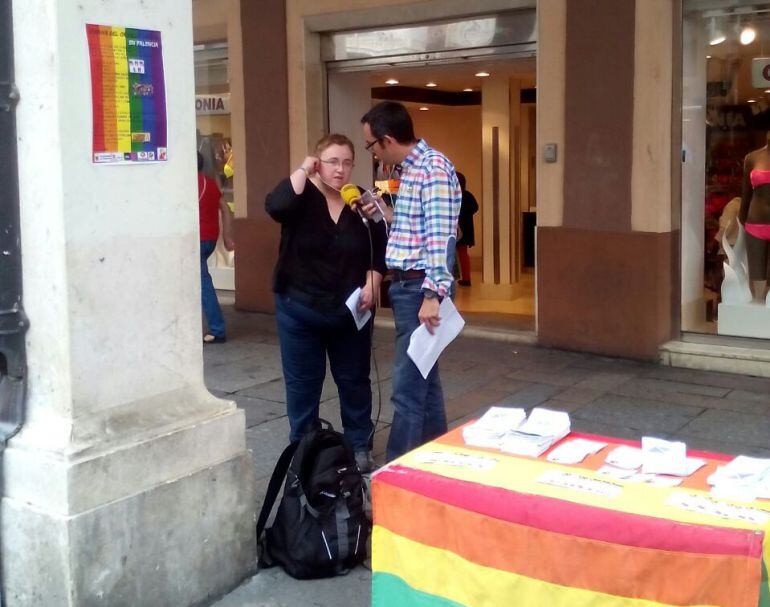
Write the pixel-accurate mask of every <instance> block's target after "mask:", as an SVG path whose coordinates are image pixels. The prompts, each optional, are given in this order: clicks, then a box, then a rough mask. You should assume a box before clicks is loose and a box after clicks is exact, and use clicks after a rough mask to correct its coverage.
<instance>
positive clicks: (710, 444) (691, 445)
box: [668, 427, 770, 457]
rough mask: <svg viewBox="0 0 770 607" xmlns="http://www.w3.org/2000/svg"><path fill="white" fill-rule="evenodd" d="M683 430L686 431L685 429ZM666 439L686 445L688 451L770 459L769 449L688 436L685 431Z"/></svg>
mask: <svg viewBox="0 0 770 607" xmlns="http://www.w3.org/2000/svg"><path fill="white" fill-rule="evenodd" d="M685 430H687V428H686V427H685ZM668 438H670V439H671V440H678V441H682V442H684V443H686V444H687V448H688V449H697V450H699V451H710V452H712V453H727V454H730V455H750V456H753V457H770V448H763V447H755V446H751V445H740V444H738V443H734V442H727V441H724V440H720V439H719V438H713V437H708V436H699V435H697V434H689V433H687V432H686V431H681V432H675V433H673V434H672V435H671V436H669V437H668Z"/></svg>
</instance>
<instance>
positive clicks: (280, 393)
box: [238, 372, 337, 403]
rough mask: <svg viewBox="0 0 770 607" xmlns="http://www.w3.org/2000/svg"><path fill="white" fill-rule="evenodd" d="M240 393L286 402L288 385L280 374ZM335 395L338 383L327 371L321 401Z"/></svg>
mask: <svg viewBox="0 0 770 607" xmlns="http://www.w3.org/2000/svg"><path fill="white" fill-rule="evenodd" d="M238 393H239V394H242V395H244V396H252V397H255V398H263V399H265V400H272V401H275V402H278V403H285V402H286V385H285V384H284V382H283V376H279V378H278V379H273V380H272V381H268V382H264V383H260V384H257V385H252V386H250V387H248V388H244V389H243V390H240V391H239V392H238ZM335 396H337V384H335V383H334V379H333V378H332V377H331V374H330V373H328V372H327V374H326V379H324V383H323V388H322V389H321V402H324V401H326V400H329V399H330V398H334V397H335Z"/></svg>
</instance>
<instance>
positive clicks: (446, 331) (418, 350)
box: [406, 297, 465, 378]
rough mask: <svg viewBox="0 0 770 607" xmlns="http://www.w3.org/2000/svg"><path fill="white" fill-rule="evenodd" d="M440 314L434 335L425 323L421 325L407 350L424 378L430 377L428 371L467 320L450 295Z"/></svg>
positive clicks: (446, 298)
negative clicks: (439, 320) (461, 314)
mask: <svg viewBox="0 0 770 607" xmlns="http://www.w3.org/2000/svg"><path fill="white" fill-rule="evenodd" d="M439 316H440V318H441V323H440V324H439V326H438V327H433V335H431V334H430V333H429V332H428V329H426V328H425V325H424V324H422V325H420V326H419V327H417V328H416V329H415V330H414V332H413V333H412V336H411V337H410V338H409V347H408V348H407V350H406V353H407V354H408V355H409V358H411V359H412V360H413V361H414V364H415V365H416V366H417V368H418V369H419V370H420V373H421V374H422V376H423V377H424V378H427V377H428V373H430V370H431V369H432V368H433V365H435V364H436V361H437V360H438V357H439V355H440V354H441V353H442V352H443V351H444V348H446V347H447V346H448V345H449V344H450V343H451V342H452V340H453V339H454V338H455V337H457V336H458V335H459V334H460V331H462V329H463V327H464V326H465V320H463V317H462V316H460V313H459V312H458V311H457V308H455V305H454V303H453V302H452V300H451V298H449V297H445V298H444V300H443V301H442V302H441V306H440V307H439Z"/></svg>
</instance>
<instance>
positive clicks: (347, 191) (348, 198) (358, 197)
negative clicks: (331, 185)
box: [340, 183, 383, 223]
mask: <svg viewBox="0 0 770 607" xmlns="http://www.w3.org/2000/svg"><path fill="white" fill-rule="evenodd" d="M340 194H341V195H342V200H344V201H345V204H346V205H348V206H349V207H352V206H353V203H354V202H356V201H358V203H359V204H358V205H356V209H357V210H358V214H359V215H360V216H361V218H362V219H364V223H368V222H367V221H366V220H367V217H366V214H365V213H364V212H363V211H362V210H361V206H363V205H365V204H369V203H370V202H371V203H374V206H375V207H377V210H376V211H375V212H374V213H373V214H372V216H371V217H370V218H369V219H373V220H374V221H375V222H379V221H381V220H382V218H383V214H382V209H380V205H379V204H378V203H377V197H376V196H375V195H374V194H373V193H372V192H370V191H369V190H364V192H363V194H362V193H361V191H360V190H359V189H358V186H356V185H353V184H352V183H346V184H345V185H343V186H342V188H341V189H340Z"/></svg>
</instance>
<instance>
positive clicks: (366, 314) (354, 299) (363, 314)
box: [345, 287, 372, 331]
mask: <svg viewBox="0 0 770 607" xmlns="http://www.w3.org/2000/svg"><path fill="white" fill-rule="evenodd" d="M360 297H361V287H358V288H357V289H356V290H355V291H353V292H352V293H351V294H350V297H348V299H347V301H346V302H345V305H346V306H347V307H348V310H350V313H351V314H352V315H353V320H354V321H355V322H356V327H358V330H359V331H360V330H361V329H363V328H364V325H365V324H366V323H367V322H369V319H370V318H371V317H372V311H371V310H364V311H361V310H359V309H358V299H359V298H360Z"/></svg>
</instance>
